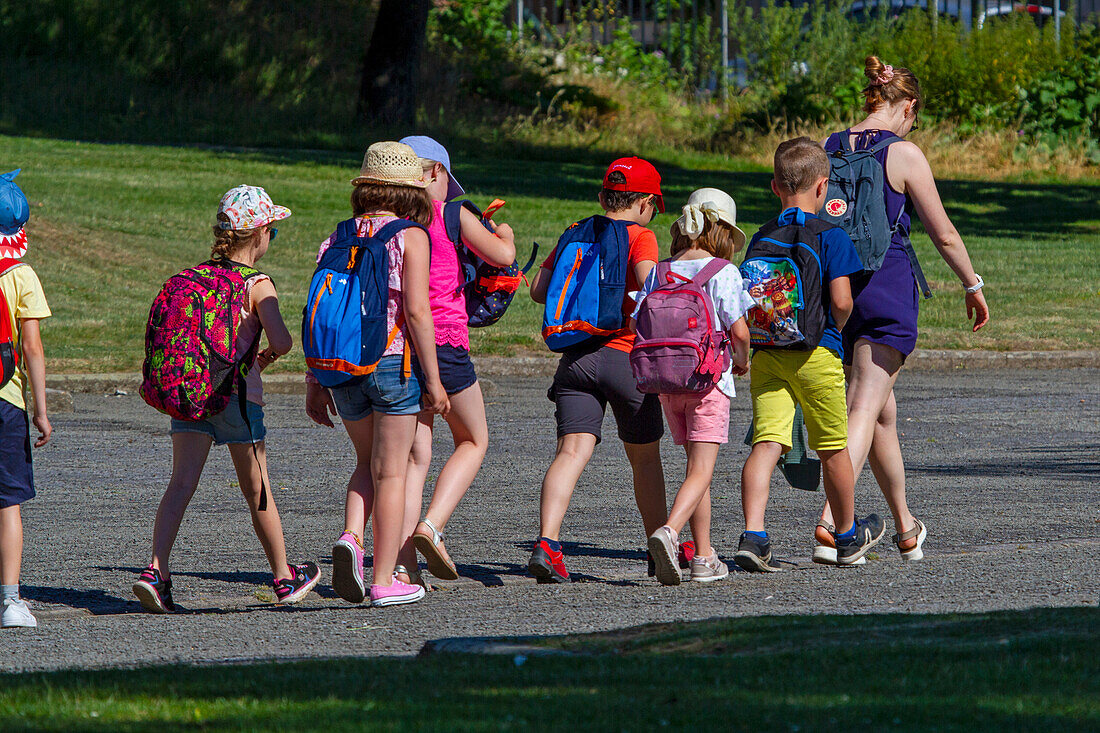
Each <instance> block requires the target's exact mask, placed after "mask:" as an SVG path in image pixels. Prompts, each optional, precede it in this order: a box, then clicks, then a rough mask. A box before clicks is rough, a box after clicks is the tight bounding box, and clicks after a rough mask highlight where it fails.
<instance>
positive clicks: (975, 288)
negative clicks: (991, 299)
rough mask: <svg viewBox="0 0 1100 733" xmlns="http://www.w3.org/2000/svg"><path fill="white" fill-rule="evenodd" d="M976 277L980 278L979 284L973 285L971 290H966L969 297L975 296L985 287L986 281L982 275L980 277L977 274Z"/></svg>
mask: <svg viewBox="0 0 1100 733" xmlns="http://www.w3.org/2000/svg"><path fill="white" fill-rule="evenodd" d="M974 277H976V278H978V284H977V285H971V286H970V287H969V288H967V289H966V294H967V295H973V294H974V293H976V292H978V291H979V290H981V289H982V288H983V287H985V280H982V276H981V275H979V274H978V273H976V272H975V273H974Z"/></svg>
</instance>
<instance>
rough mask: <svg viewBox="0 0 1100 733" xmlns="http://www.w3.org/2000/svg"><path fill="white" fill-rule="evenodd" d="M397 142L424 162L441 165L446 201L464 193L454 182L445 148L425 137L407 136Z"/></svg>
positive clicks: (456, 182) (449, 157) (464, 190)
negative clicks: (408, 148)
mask: <svg viewBox="0 0 1100 733" xmlns="http://www.w3.org/2000/svg"><path fill="white" fill-rule="evenodd" d="M399 142H402V143H404V144H406V145H408V146H409V147H410V148H412V149H413V152H414V153H416V155H417V157H419V158H424V159H426V160H434V161H436V162H437V163H442V164H443V167H444V168H446V169H447V200H448V201H450V200H452V199H456V198H458V197H459V196H461V195H462V194H464V193H466V189H464V188H463V187H462V186H461V185H459V183H458V181H456V180H455V176H454V173H451V156H450V155H449V154H448V153H447V148H445V147H443V146H442V145H440V144H439V143H438V142H436V141H435V140H433V139H432V138H430V137H428V136H427V135H409V136H408V137H404V138H401V140H399Z"/></svg>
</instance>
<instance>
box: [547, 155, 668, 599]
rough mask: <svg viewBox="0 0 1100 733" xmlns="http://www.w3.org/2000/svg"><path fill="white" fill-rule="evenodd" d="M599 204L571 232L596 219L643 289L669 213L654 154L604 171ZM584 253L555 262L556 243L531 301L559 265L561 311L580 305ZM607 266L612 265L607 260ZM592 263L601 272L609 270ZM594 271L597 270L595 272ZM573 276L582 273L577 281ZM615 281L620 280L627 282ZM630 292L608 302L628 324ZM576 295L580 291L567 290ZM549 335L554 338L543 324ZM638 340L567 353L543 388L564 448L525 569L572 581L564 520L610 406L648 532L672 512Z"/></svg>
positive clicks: (660, 426)
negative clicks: (658, 230)
mask: <svg viewBox="0 0 1100 733" xmlns="http://www.w3.org/2000/svg"><path fill="white" fill-rule="evenodd" d="M599 201H600V205H601V206H602V207H603V210H604V212H605V217H598V216H597V217H592V218H591V219H586V220H583V221H582V222H578V223H577V224H575V225H574V226H573V227H570V230H574V229H577V230H580V229H581V228H592V229H593V230H594V229H595V228H596V226H597V225H598V227H599V228H600V230H601V231H602V232H603V233H602V234H600V235H599V236H600V237H601V238H608V237H614V238H615V239H617V240H619V241H618V246H617V248H616V250H617V251H616V252H615V253H613V254H614V260H615V261H616V262H618V263H622V264H625V292H633V291H636V290H638V288H639V287H641V284H642V283H643V282H645V279H646V278H647V277H648V276H649V273H650V271H651V270H652V269H653V267H654V266H655V265H656V264H657V257H658V255H657V238H656V236H654V234H653V231H652V230H650V229H648V228H647V227H646V225H647V224H649V222H650V221H652V220H653V217H654V216H656V215H657V213H658V212H663V211H664V210H665V205H664V198H663V197H662V195H661V176H660V174H659V173H658V172H657V169H656V168H654V167H653V165H652V164H651V163H649V162H648V161H645V160H642V159H641V158H636V157H632V158H620V159H618V160H616V161H614V162H613V163H612V164H611V165H610V166H609V167H608V169H607V172H606V173H605V174H604V180H603V190H602V191H601V192H600V195H599ZM607 220H610V222H609V221H607ZM623 227H625V232H623V233H622V236H621V237H620V236H619V235H617V234H615V233H614V232H612V231H611V230H612V229H619V228H623ZM570 230H567V234H568V233H569V231H570ZM564 237H565V235H563V238H564ZM596 244H597V245H598V244H599V243H598V242H597V243H596ZM559 246H560V242H559ZM582 254H583V253H581V252H580V250H578V253H577V255H576V257H577V259H576V260H575V261H574V258H573V257H570V258H569V261H568V262H565V263H558V248H557V247H555V248H554V251H553V252H551V253H550V256H549V257H547V258H546V261H545V262H543V263H542V267H541V268H540V269H539V272H538V274H537V275H536V276H535V279H534V281H533V282H532V283H531V298H532V299H533V300H534V301H535V302H536V303H546V301H547V294H548V293H549V292H550V287H551V283H552V280H554V278H555V274H556V273H557V274H558V275H559V276H560V275H561V274H562V273H561V272H559V271H558V270H556V268H555V264H559V265H560V266H563V267H564V268H565V269H566V270H569V272H567V273H566V275H565V279H566V281H567V282H566V283H565V286H564V287H563V289H562V292H561V293H560V296H559V297H558V298H556V301H557V302H556V306H557V312H558V314H559V315H560V314H561V313H562V312H563V311H562V307H563V306H564V305H565V304H566V303H569V304H570V305H573V304H574V303H576V302H577V301H578V300H580V299H579V298H577V296H576V293H577V292H579V290H578V288H580V287H581V286H580V285H577V284H576V281H577V280H579V279H580V278H581V277H582V275H583V274H584V272H585V271H584V270H582V269H581V268H579V265H580V259H581V257H582ZM608 264H609V266H610V262H609V263H608ZM594 269H598V270H601V271H602V268H594ZM587 272H588V273H589V276H590V277H594V275H595V273H594V272H593V271H592V269H589V270H587ZM570 274H576V275H577V277H576V278H571V277H570ZM569 283H574V284H573V285H572V286H571V285H570V284H569ZM601 285H602V283H601ZM617 285H618V287H620V288H621V287H623V286H624V282H623V280H620V281H619V282H618V283H617ZM570 288H572V289H570ZM616 292H617V291H616ZM625 292H624V298H623V302H622V304H621V308H618V307H617V306H618V305H619V304H611V303H609V304H608V310H613V311H614V312H615V313H619V312H620V311H621V313H622V316H623V317H622V320H621V321H619V322H621V323H625V319H626V318H627V317H629V315H630V314H631V313H632V312H633V310H634V302H633V301H632V300H631V299H630V298H629V297H625ZM569 294H573V297H572V298H569V297H567V296H568V295H569ZM544 322H545V320H544ZM590 326H591V324H588V323H581V324H580V325H579V327H578V328H577V329H576V330H577V331H586V330H589V329H590ZM566 327H572V324H566ZM543 335H544V337H545V336H546V335H547V330H546V329H544V331H543ZM633 345H634V334H633V333H632V332H631V331H630V329H629V328H626V327H623V328H619V329H616V330H613V331H612V332H611V333H608V334H601V335H600V336H599V337H597V338H593V339H589V340H587V341H585V342H583V343H580V344H579V345H578V346H575V347H571V348H567V349H564V350H563V352H564V353H563V354H562V357H561V361H560V362H559V363H558V369H557V372H556V373H555V374H554V381H553V384H551V386H550V390H549V392H547V395H546V396H547V398H548V399H550V400H551V401H552V402H553V403H554V406H555V409H554V418H555V420H556V421H557V429H558V430H557V432H558V443H557V450H556V452H555V454H554V460H553V461H552V462H551V464H550V467H549V468H548V469H547V470H546V476H545V478H543V481H542V494H541V497H540V511H539V536H538V538H537V539H536V540H535V547H534V551H533V552H532V553H531V558H530V560H529V561H528V563H527V569H528V571H529V572H530V573H531V574H532V575H533V576H534V577H535V578H536V579H537V580H538V581H539V582H540V583H567V582H569V581H570V576H569V571H568V570H566V568H565V558H564V556H563V554H562V549H561V542H560V532H561V525H562V521H563V520H564V518H565V511H566V509H567V508H568V507H569V500H570V499H571V498H572V496H573V490H574V489H575V488H576V486H577V480H578V479H580V476H581V472H582V471H584V467H585V466H586V465H587V464H588V461H589V459H591V458H592V453H593V451H594V450H595V448H596V445H597V444H598V443H599V442H600V440H601V433H602V429H603V427H602V426H603V419H604V412H605V410H606V409H607V406H608V405H609V404H610V406H611V411H612V412H613V413H614V415H615V422H616V424H617V426H618V434H619V439H620V440H622V442H623V448H624V449H625V450H626V457H627V460H628V461H629V462H630V467H631V469H632V472H633V478H634V498H635V500H636V501H637V504H638V510H639V512H640V513H641V515H642V525H643V527H644V529H645V534H646V536H647V537H648V536H649V535H650V534H652V533H653V532H654V531H656V529H657V528H658V527H660V526H661V523H662V522H663V521H664V519H665V513H666V511H667V507H666V505H665V477H664V472H663V469H662V467H661V451H660V442H659V441H660V439H661V435H662V434H664V422H663V420H662V419H661V406H660V402H659V401H658V399H657V395H653V394H642V393H641V392H639V391H638V385H637V382H636V381H635V380H634V374H633V372H632V370H631V368H630V356H629V354H630V350H631V348H632V347H633Z"/></svg>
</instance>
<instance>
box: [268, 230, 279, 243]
mask: <svg viewBox="0 0 1100 733" xmlns="http://www.w3.org/2000/svg"><path fill="white" fill-rule="evenodd" d="M268 231H269V232H271V236H270V237H269V238H268V240H267V241H268V243H269V244H270V243H271V242H274V241H275V236H276V235H277V234H278V233H279V230H278V229H276V228H275V227H271V229H269V230H268Z"/></svg>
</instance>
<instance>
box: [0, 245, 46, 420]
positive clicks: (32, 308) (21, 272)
mask: <svg viewBox="0 0 1100 733" xmlns="http://www.w3.org/2000/svg"><path fill="white" fill-rule="evenodd" d="M0 290H2V291H3V292H4V298H5V299H6V300H7V301H8V312H7V313H0V318H7V319H9V321H8V322H9V323H10V324H11V329H12V333H14V334H18V336H17V343H18V344H19V345H18V346H17V349H18V351H19V368H17V369H16V370H15V374H14V375H13V376H12V378H11V381H10V382H8V383H7V384H5V385H4V386H3V387H2V388H0V399H2V400H6V401H7V402H10V403H11V404H13V405H15V406H16V407H18V408H20V409H23V410H25V409H27V401H26V399H25V397H24V395H23V389H24V386H25V385H26V384H27V375H26V372H24V371H23V346H22V343H21V338H22V331H21V329H20V320H21V319H24V318H49V317H50V315H52V314H51V313H50V306H49V304H48V303H46V294H45V293H44V292H42V283H41V282H39V280H38V275H36V274H35V273H34V270H32V269H31V266H30V265H20V266H19V267H16V268H15V269H13V270H11V271H10V272H8V273H7V274H6V275H2V276H0Z"/></svg>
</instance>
